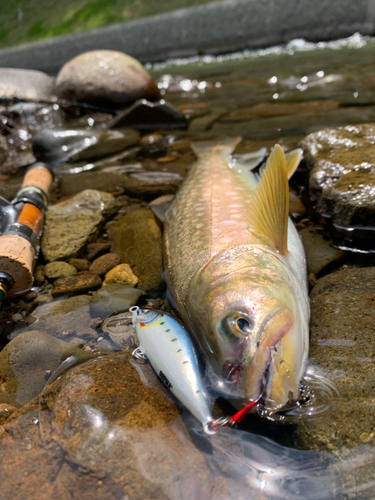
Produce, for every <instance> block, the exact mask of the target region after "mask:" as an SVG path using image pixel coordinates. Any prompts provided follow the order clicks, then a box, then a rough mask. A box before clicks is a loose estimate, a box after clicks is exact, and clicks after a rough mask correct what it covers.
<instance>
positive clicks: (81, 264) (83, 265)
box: [69, 259, 98, 274]
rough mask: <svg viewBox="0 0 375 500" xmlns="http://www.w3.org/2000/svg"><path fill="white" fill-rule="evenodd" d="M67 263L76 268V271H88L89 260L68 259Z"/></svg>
mask: <svg viewBox="0 0 375 500" xmlns="http://www.w3.org/2000/svg"><path fill="white" fill-rule="evenodd" d="M69 264H70V265H71V266H74V267H75V268H76V269H77V271H88V270H89V269H90V265H91V264H90V262H89V261H88V260H86V259H70V261H69ZM94 274H98V273H94Z"/></svg>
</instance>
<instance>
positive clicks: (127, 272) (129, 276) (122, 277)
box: [103, 264, 138, 287]
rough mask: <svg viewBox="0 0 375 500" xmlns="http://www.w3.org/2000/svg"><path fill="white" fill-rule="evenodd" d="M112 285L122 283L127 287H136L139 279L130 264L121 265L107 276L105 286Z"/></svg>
mask: <svg viewBox="0 0 375 500" xmlns="http://www.w3.org/2000/svg"><path fill="white" fill-rule="evenodd" d="M110 283H120V284H121V285H126V286H132V287H133V286H136V284H137V283H138V278H137V276H135V274H134V273H133V271H132V270H131V268H130V266H129V265H128V264H119V265H118V266H116V267H114V268H113V269H111V271H109V272H108V273H107V274H106V275H105V279H104V283H103V286H106V285H109V284H110Z"/></svg>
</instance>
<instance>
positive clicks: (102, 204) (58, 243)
mask: <svg viewBox="0 0 375 500" xmlns="http://www.w3.org/2000/svg"><path fill="white" fill-rule="evenodd" d="M113 206H114V197H113V196H112V195H111V194H109V193H103V192H101V191H95V190H86V191H82V192H81V193H80V194H78V195H77V196H75V197H74V198H70V199H69V200H66V201H63V202H61V203H57V204H56V205H53V206H52V207H51V208H49V209H48V210H47V212H46V216H45V227H44V231H43V237H42V241H41V250H42V253H43V255H44V258H45V259H46V260H47V261H52V260H67V259H70V258H72V257H76V256H77V255H78V253H79V252H80V251H81V250H82V249H83V247H84V246H85V245H86V243H88V242H89V240H90V238H94V237H95V236H96V234H97V230H98V226H99V225H100V224H101V223H102V222H103V221H104V217H103V215H104V214H105V212H106V211H109V210H111V209H112V207H113Z"/></svg>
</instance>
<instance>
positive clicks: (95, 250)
mask: <svg viewBox="0 0 375 500" xmlns="http://www.w3.org/2000/svg"><path fill="white" fill-rule="evenodd" d="M110 248H111V244H110V242H109V241H108V242H107V243H89V244H88V245H87V258H88V260H91V261H93V260H94V259H96V258H97V257H100V256H101V255H103V254H104V253H107V251H108V250H109V249H110Z"/></svg>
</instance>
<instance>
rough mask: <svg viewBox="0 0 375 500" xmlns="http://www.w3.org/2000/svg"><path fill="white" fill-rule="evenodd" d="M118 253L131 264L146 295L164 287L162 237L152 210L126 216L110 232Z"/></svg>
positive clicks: (142, 209) (122, 259)
mask: <svg viewBox="0 0 375 500" xmlns="http://www.w3.org/2000/svg"><path fill="white" fill-rule="evenodd" d="M110 237H111V239H112V241H113V247H114V250H115V251H116V252H117V253H118V254H119V255H120V256H121V261H122V262H126V263H128V264H129V265H130V266H131V268H132V270H133V271H134V274H135V275H136V276H137V277H138V279H139V281H138V286H139V287H140V288H141V289H142V290H144V291H145V292H155V293H160V291H161V290H162V289H163V288H164V280H163V276H162V275H163V265H162V236H161V231H160V228H159V226H158V224H157V222H156V220H155V217H154V215H153V213H152V212H151V210H149V209H148V208H141V209H140V210H136V211H135V212H132V213H130V214H128V215H125V216H124V217H122V218H121V219H120V220H119V221H117V222H116V223H115V224H114V225H113V226H112V227H111V229H110Z"/></svg>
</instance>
